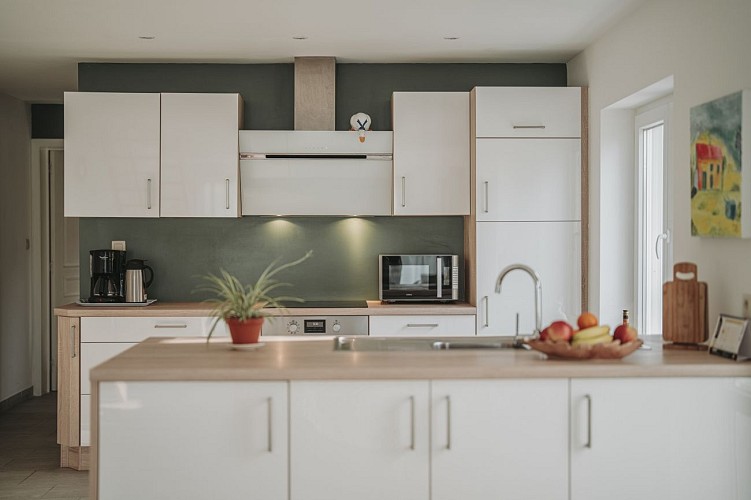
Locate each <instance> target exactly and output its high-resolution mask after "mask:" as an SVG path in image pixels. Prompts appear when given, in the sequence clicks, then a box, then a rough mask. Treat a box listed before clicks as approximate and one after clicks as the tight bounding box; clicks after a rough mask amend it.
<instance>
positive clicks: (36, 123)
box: [31, 104, 64, 139]
mask: <svg viewBox="0 0 751 500" xmlns="http://www.w3.org/2000/svg"><path fill="white" fill-rule="evenodd" d="M63 118H64V115H63V105H62V104H32V105H31V138H32V139H62V138H63V121H64V120H63Z"/></svg>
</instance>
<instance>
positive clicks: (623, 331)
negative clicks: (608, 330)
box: [613, 323, 639, 344]
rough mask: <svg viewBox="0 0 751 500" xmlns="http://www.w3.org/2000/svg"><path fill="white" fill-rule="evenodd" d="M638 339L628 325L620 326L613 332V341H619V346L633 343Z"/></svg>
mask: <svg viewBox="0 0 751 500" xmlns="http://www.w3.org/2000/svg"><path fill="white" fill-rule="evenodd" d="M638 337H639V334H638V333H637V332H636V328H634V327H633V326H631V325H629V324H628V323H625V324H623V325H620V326H619V327H618V328H616V329H615V331H614V332H613V340H620V341H621V344H625V343H627V342H631V341H634V340H636V339H637V338H638Z"/></svg>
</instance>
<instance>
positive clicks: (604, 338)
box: [571, 333, 613, 346]
mask: <svg viewBox="0 0 751 500" xmlns="http://www.w3.org/2000/svg"><path fill="white" fill-rule="evenodd" d="M612 341H613V337H611V336H610V334H609V333H603V334H600V335H598V336H596V337H590V338H586V339H577V338H576V337H574V340H573V341H572V342H571V345H572V346H577V345H595V344H605V343H608V342H612Z"/></svg>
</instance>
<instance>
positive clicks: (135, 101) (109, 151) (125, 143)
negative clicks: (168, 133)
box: [64, 92, 159, 217]
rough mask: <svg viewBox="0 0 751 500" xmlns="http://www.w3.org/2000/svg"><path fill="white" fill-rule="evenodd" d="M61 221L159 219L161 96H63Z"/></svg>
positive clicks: (92, 94)
mask: <svg viewBox="0 0 751 500" xmlns="http://www.w3.org/2000/svg"><path fill="white" fill-rule="evenodd" d="M64 178H65V180H64V185H65V196H64V204H65V209H64V211H65V216H66V217H159V94H136V93H132V94H117V93H107V92H66V93H65V172H64Z"/></svg>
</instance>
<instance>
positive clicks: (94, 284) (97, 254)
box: [89, 250, 125, 303]
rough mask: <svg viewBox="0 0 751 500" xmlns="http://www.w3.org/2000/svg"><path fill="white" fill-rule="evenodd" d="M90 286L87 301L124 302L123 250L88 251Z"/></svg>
mask: <svg viewBox="0 0 751 500" xmlns="http://www.w3.org/2000/svg"><path fill="white" fill-rule="evenodd" d="M89 274H91V288H90V294H89V302H100V303H101V302H125V252H124V251H122V250H91V251H90V252H89Z"/></svg>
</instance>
